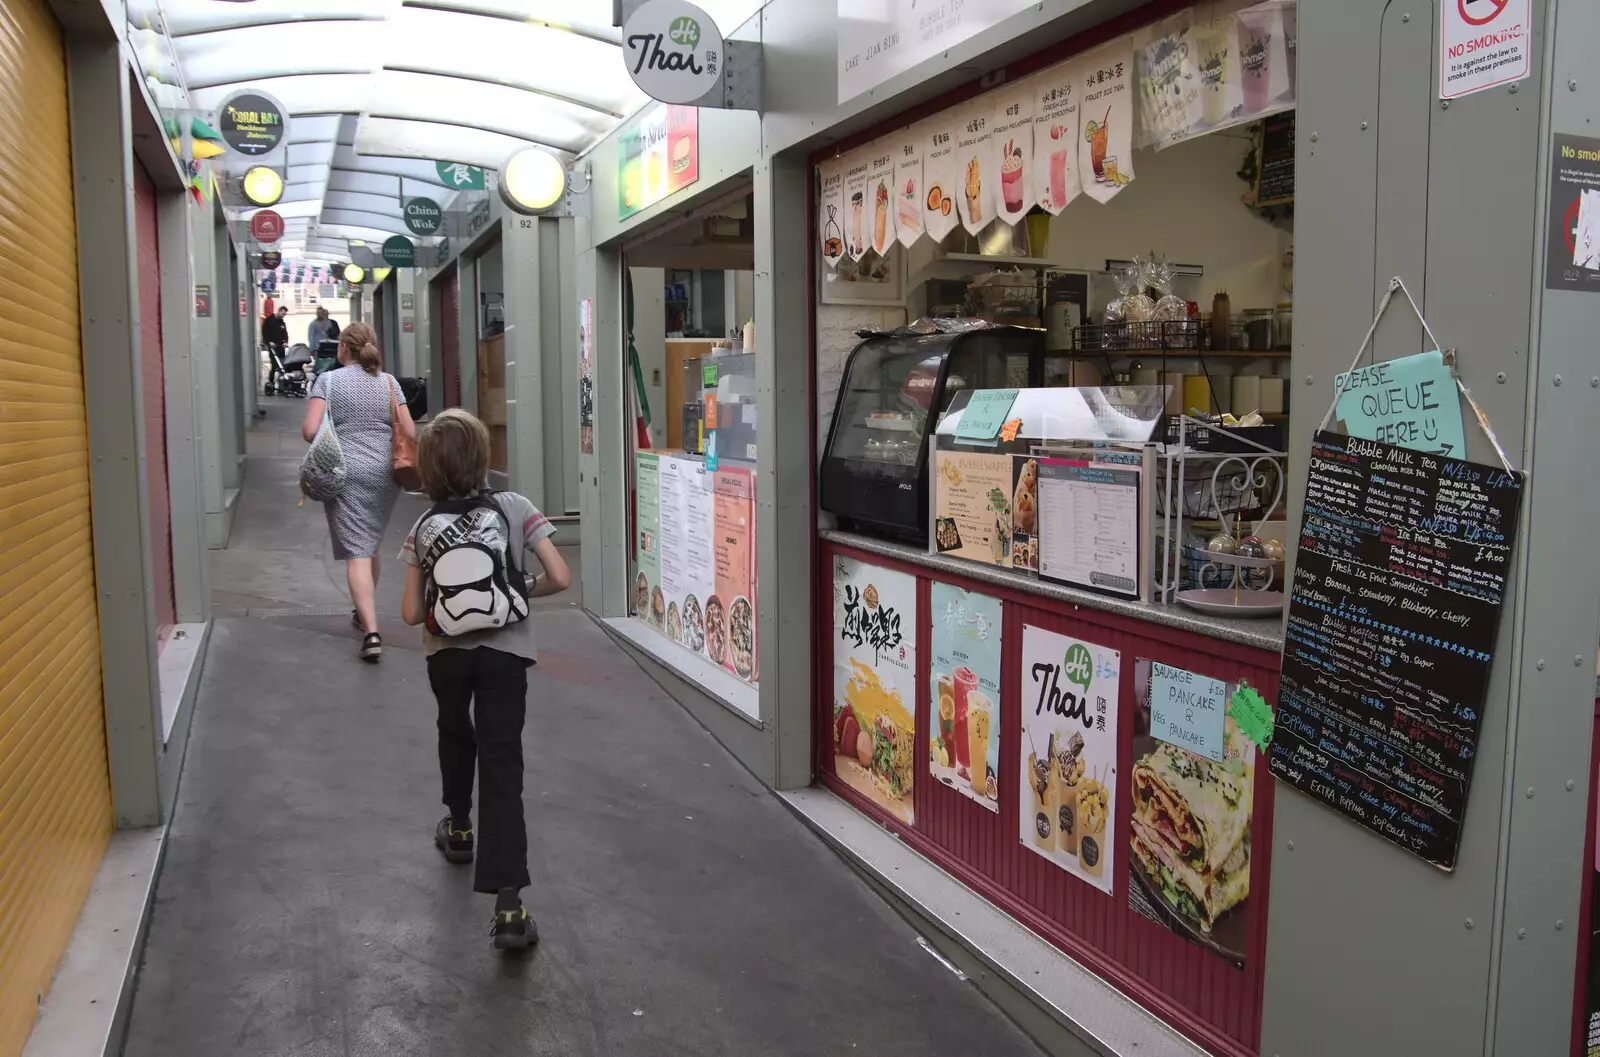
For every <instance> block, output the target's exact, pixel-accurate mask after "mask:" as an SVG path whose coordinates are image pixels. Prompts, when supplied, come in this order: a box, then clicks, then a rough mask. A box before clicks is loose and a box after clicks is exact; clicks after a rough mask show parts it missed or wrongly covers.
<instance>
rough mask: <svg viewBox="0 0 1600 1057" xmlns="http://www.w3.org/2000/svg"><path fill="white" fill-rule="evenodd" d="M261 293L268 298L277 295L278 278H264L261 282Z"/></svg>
mask: <svg viewBox="0 0 1600 1057" xmlns="http://www.w3.org/2000/svg"><path fill="white" fill-rule="evenodd" d="M261 292H262V293H264V294H266V295H267V296H269V297H270V296H272V295H273V294H275V293H277V292H278V277H277V276H276V275H268V276H265V277H264V278H263V279H262V280H261Z"/></svg>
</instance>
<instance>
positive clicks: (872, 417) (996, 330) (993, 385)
mask: <svg viewBox="0 0 1600 1057" xmlns="http://www.w3.org/2000/svg"><path fill="white" fill-rule="evenodd" d="M935 323H937V324H942V325H946V326H948V325H949V324H950V323H951V321H944V320H940V321H935ZM935 323H927V322H925V323H921V324H917V325H914V326H912V327H902V328H901V329H899V330H896V331H892V332H889V333H881V334H873V335H871V336H869V337H868V338H866V340H864V341H863V342H862V343H861V344H860V345H858V346H856V348H855V350H854V351H853V352H851V353H850V357H849V359H848V360H847V361H846V363H845V370H844V377H843V379H842V380H841V383H840V386H839V397H838V402H837V403H836V404H835V405H834V412H833V424H832V426H831V428H830V429H829V431H828V443H827V447H826V448H825V449H824V451H823V458H822V467H821V470H820V475H821V502H822V509H824V510H826V511H828V512H829V513H831V514H833V515H835V516H836V517H838V518H840V519H842V521H844V522H845V523H847V524H848V525H850V526H854V527H857V528H859V529H862V530H864V531H869V532H876V533H879V534H888V535H893V536H898V537H901V538H904V539H908V540H914V541H916V542H919V543H926V542H927V531H928V524H927V504H928V437H929V434H930V433H931V432H932V430H933V428H934V426H935V425H936V424H937V423H938V421H939V416H940V415H941V414H943V413H944V411H945V410H946V409H947V408H948V407H949V406H950V402H951V400H952V399H954V397H955V395H956V394H957V393H958V392H962V391H965V390H968V389H999V388H1016V389H1024V388H1028V387H1030V386H1039V385H1043V384H1046V382H1047V380H1048V379H1050V378H1055V377H1060V376H1062V375H1064V373H1065V366H1064V364H1065V360H1064V359H1063V358H1062V357H1060V356H1057V355H1055V354H1047V353H1046V352H1045V347H1044V346H1045V342H1044V332H1043V331H1040V330H1033V329H1026V328H1022V327H974V326H972V325H970V324H964V325H961V324H958V325H956V326H953V327H950V328H949V329H942V328H941V329H934V325H935ZM1057 361H1060V362H1057Z"/></svg>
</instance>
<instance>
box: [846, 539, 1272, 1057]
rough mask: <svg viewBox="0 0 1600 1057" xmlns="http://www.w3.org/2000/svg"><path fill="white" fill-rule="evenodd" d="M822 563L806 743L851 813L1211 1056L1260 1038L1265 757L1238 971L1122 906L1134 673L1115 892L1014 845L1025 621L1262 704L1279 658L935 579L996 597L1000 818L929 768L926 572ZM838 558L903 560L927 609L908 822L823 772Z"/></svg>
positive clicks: (1125, 682) (1247, 1050) (1127, 708)
mask: <svg viewBox="0 0 1600 1057" xmlns="http://www.w3.org/2000/svg"><path fill="white" fill-rule="evenodd" d="M821 554H822V560H821V561H820V562H819V563H818V565H817V568H818V570H819V583H818V591H817V606H816V612H817V614H818V624H819V628H818V634H819V643H820V644H825V645H822V648H820V649H819V650H818V651H817V653H818V658H817V664H818V672H817V676H818V678H817V682H816V685H817V718H818V722H817V725H816V729H817V732H818V736H817V745H816V747H815V751H816V759H817V762H818V773H819V774H821V775H822V780H823V783H824V784H825V785H826V786H827V787H828V788H830V789H832V790H833V791H834V792H836V793H838V794H839V795H840V796H842V797H844V798H845V799H847V800H849V801H850V802H851V803H852V804H854V805H855V806H856V807H858V808H859V809H861V810H863V811H866V812H868V813H869V814H871V815H873V817H874V818H877V819H879V820H880V821H882V822H883V823H884V825H886V826H888V827H889V828H890V829H892V830H893V831H894V832H896V833H897V834H899V835H900V836H901V837H902V839H904V840H905V841H906V842H907V843H908V844H911V845H912V846H913V847H915V848H917V849H918V850H919V851H921V852H922V853H923V854H925V855H927V856H928V857H929V858H930V859H932V860H933V861H935V862H937V863H938V864H939V865H940V866H941V867H943V868H944V869H946V870H948V871H949V872H950V873H952V874H953V875H955V876H956V877H958V878H959V879H961V880H962V881H963V882H965V883H966V884H968V885H970V886H971V887H972V888H974V889H975V890H977V891H978V892H980V893H981V894H983V895H984V896H985V897H986V898H988V899H989V900H991V901H992V902H994V903H995V904H996V905H998V906H1000V907H1001V908H1002V909H1004V910H1005V911H1007V912H1008V913H1010V914H1011V915H1013V916H1014V917H1016V918H1017V919H1018V920H1020V921H1022V922H1023V923H1024V924H1025V925H1027V926H1028V927H1030V928H1032V929H1033V930H1035V931H1036V932H1038V933H1039V934H1040V935H1042V936H1043V937H1045V938H1046V939H1047V940H1049V941H1050V942H1052V943H1054V944H1055V945H1057V946H1058V947H1060V948H1062V949H1063V950H1065V951H1066V952H1067V953H1069V954H1071V955H1072V956H1073V957H1074V958H1076V959H1078V960H1079V961H1081V962H1083V963H1084V964H1085V965H1088V966H1089V967H1090V968H1092V969H1093V970H1094V971H1095V972H1097V973H1098V974H1100V975H1101V976H1102V977H1104V978H1105V979H1106V980H1108V981H1110V982H1111V983H1112V984H1114V985H1115V986H1116V987H1118V988H1119V989H1121V990H1122V991H1123V992H1124V993H1126V994H1128V995H1130V996H1132V997H1133V998H1134V999H1136V1000H1137V1001H1138V1002H1139V1003H1140V1004H1141V1005H1143V1006H1144V1007H1145V1008H1147V1009H1149V1010H1151V1011H1152V1012H1154V1013H1155V1014H1156V1015H1157V1016H1160V1017H1162V1018H1163V1019H1165V1020H1166V1021H1167V1022H1168V1023H1170V1024H1171V1025H1172V1026H1173V1027H1174V1028H1176V1029H1177V1030H1179V1031H1181V1032H1183V1033H1184V1034H1185V1035H1187V1036H1189V1037H1190V1038H1192V1039H1193V1040H1195V1041H1196V1042H1197V1043H1199V1044H1200V1045H1202V1046H1204V1047H1206V1048H1207V1049H1208V1050H1210V1051H1212V1052H1213V1053H1217V1054H1224V1055H1228V1057H1236V1055H1238V1057H1242V1055H1246V1054H1254V1053H1255V1052H1256V1048H1257V1047H1258V1046H1259V1042H1260V1031H1261V1026H1260V1017H1261V996H1262V985H1263V979H1264V973H1263V970H1264V968H1265V965H1264V963H1265V958H1266V906H1267V884H1268V875H1269V871H1270V862H1271V834H1272V782H1271V778H1270V776H1269V775H1268V773H1267V769H1266V768H1265V767H1264V766H1260V767H1258V768H1257V770H1256V784H1255V804H1254V820H1253V824H1252V831H1251V848H1252V851H1251V858H1252V863H1251V891H1250V897H1249V899H1250V904H1251V907H1252V912H1251V915H1250V917H1249V928H1250V931H1249V937H1248V944H1247V952H1248V953H1247V955H1246V966H1245V968H1244V969H1243V970H1239V969H1235V968H1233V967H1232V966H1231V965H1229V964H1228V963H1226V962H1224V961H1223V960H1222V959H1220V958H1218V957H1216V956H1215V955H1213V954H1211V953H1210V952H1209V951H1206V950H1204V949H1202V948H1200V947H1198V946H1196V945H1194V944H1192V943H1189V942H1188V941H1186V940H1184V939H1183V938H1181V937H1180V936H1178V935H1176V934H1174V933H1172V932H1170V931H1168V930H1167V929H1165V928H1163V927H1161V926H1159V925H1156V924H1154V923H1152V922H1150V921H1148V920H1146V919H1145V918H1144V917H1142V916H1140V915H1139V914H1138V913H1136V912H1135V911H1133V910H1132V909H1131V908H1130V907H1129V906H1128V884H1129V881H1128V874H1127V869H1128V857H1129V852H1128V840H1127V836H1126V834H1127V832H1128V827H1129V821H1130V818H1131V815H1132V797H1131V796H1130V795H1128V793H1127V790H1126V785H1127V782H1128V781H1129V776H1130V775H1131V773H1132V762H1133V761H1132V755H1133V730H1134V720H1133V715H1134V709H1135V699H1134V686H1133V679H1132V678H1131V676H1129V677H1125V678H1123V679H1122V680H1121V683H1120V692H1119V697H1120V700H1119V701H1118V708H1119V709H1120V714H1119V727H1118V730H1119V735H1118V741H1119V744H1118V748H1117V756H1118V763H1117V781H1118V783H1119V787H1118V796H1117V817H1116V819H1115V820H1114V825H1115V827H1116V828H1115V831H1114V832H1115V833H1116V834H1117V843H1116V848H1117V854H1116V856H1115V858H1114V866H1113V869H1114V871H1115V874H1116V876H1115V882H1114V887H1113V890H1112V894H1111V896H1109V897H1107V896H1106V895H1105V894H1104V893H1102V892H1100V891H1099V890H1097V889H1095V888H1092V887H1091V886H1089V885H1087V884H1085V883H1083V882H1082V881H1080V880H1079V879H1077V878H1075V877H1073V876H1071V875H1069V874H1067V873H1065V872H1064V871H1062V870H1061V869H1060V868H1059V867H1057V866H1055V865H1053V864H1052V863H1050V862H1049V861H1047V860H1045V859H1043V858H1041V857H1039V856H1037V855H1035V854H1033V853H1032V852H1031V851H1029V850H1028V849H1027V848H1024V847H1023V846H1022V843H1021V840H1020V838H1019V835H1018V834H1019V825H1020V822H1019V818H1018V814H1019V810H1020V809H1019V806H1018V804H1019V790H1018V785H1017V783H1018V782H1019V781H1020V779H1021V776H1020V775H1019V774H1018V773H1017V772H1018V765H1017V762H1016V761H1017V760H1019V759H1020V758H1021V739H1022V732H1021V722H1020V719H1019V717H1020V716H1021V711H1020V710H1021V707H1022V696H1023V694H1022V690H1023V688H1022V685H1021V672H1020V665H1021V661H1022V627H1023V625H1024V624H1032V625H1034V626H1036V627H1042V628H1046V629H1049V630H1051V631H1055V632H1058V633H1061V634H1068V635H1073V636H1076V637H1079V638H1083V639H1086V640H1088V641H1092V642H1096V643H1099V644H1101V645H1104V646H1108V647H1110V648H1112V649H1115V650H1118V651H1120V652H1121V654H1122V662H1123V667H1124V671H1131V667H1132V664H1133V662H1134V660H1135V659H1136V658H1139V657H1147V658H1150V659H1152V660H1158V661H1163V662H1166V663H1170V664H1175V665H1179V666H1181V667H1184V668H1188V669H1191V670H1193V671H1196V672H1200V673H1203V674H1205V675H1210V676H1214V677H1216V678H1219V679H1225V680H1228V681H1230V682H1232V681H1236V680H1238V679H1240V678H1244V679H1247V680H1248V681H1249V682H1250V684H1251V685H1253V686H1256V687H1258V688H1260V689H1261V691H1262V692H1263V694H1265V695H1266V696H1267V698H1268V700H1272V699H1273V698H1275V696H1276V694H1277V686H1278V671H1277V667H1278V657H1277V655H1276V654H1270V653H1265V652H1263V651H1261V650H1255V649H1251V648H1248V647H1243V646H1238V645H1234V644H1232V643H1226V642H1221V641H1219V640H1215V639H1210V638H1205V637H1202V636H1197V635H1192V634H1189V633H1186V632H1182V631H1178V630H1176V629H1172V628H1165V627H1161V626H1159V625H1154V624H1146V623H1143V622H1141V621H1137V620H1132V619H1129V618H1125V617H1120V616H1117V615H1114V614H1110V613H1103V612H1099V611H1096V610H1089V609H1082V608H1078V607H1071V606H1066V605H1060V606H1052V605H1051V604H1050V603H1049V602H1047V601H1046V600H1045V599H1042V598H1040V597H1038V596H1037V595H1032V594H1028V593H1025V592H1020V591H1015V590H1011V589H1006V588H996V587H993V586H991V585H988V584H983V583H979V582H977V581H963V580H961V579H960V578H945V579H947V580H948V581H949V582H954V583H956V584H957V586H960V587H965V588H967V589H969V590H975V591H982V592H984V593H986V594H989V595H991V596H993V597H997V598H999V599H1001V601H1002V602H1003V603H1004V608H1005V627H1004V632H1003V638H1002V656H1003V665H1004V667H1003V670H1002V673H1001V686H1000V698H1001V703H1002V705H1001V707H1002V714H1003V720H1002V724H1001V730H1000V790H1001V792H1000V811H999V813H998V814H995V813H992V812H990V811H987V810H985V809H984V808H983V807H981V806H979V805H978V804H976V803H974V802H973V801H971V800H969V799H968V798H966V797H964V796H962V795H960V794H959V793H957V792H956V791H954V790H952V789H947V788H946V787H944V786H943V785H941V784H940V783H938V782H936V781H933V780H932V779H931V778H929V777H928V774H927V767H926V764H925V763H924V762H923V761H924V760H926V758H927V744H928V731H927V730H926V729H925V728H926V726H927V724H926V723H925V722H924V719H925V716H926V713H927V708H928V706H927V700H928V694H929V687H928V685H927V664H926V658H928V657H929V656H931V648H932V642H931V637H932V635H931V625H930V623H929V621H928V620H927V619H926V614H927V613H928V606H929V593H930V591H931V585H932V583H933V581H932V579H931V578H930V577H929V576H928V575H927V570H926V569H922V568H920V567H917V566H913V565H907V564H904V563H900V562H895V561H891V560H887V559H883V558H879V557H876V556H874V555H871V554H867V553H864V552H858V551H854V550H852V549H850V548H848V547H838V546H835V545H833V544H828V543H824V544H822V549H821ZM834 554H846V555H849V556H851V557H855V558H859V559H860V560H862V561H864V562H868V563H871V564H875V565H880V566H886V567H889V568H895V569H899V570H901V571H903V572H908V573H911V574H913V575H916V576H917V577H918V580H919V583H918V606H919V614H922V615H923V619H920V620H919V622H918V627H917V629H916V635H917V651H918V656H919V657H921V658H923V659H924V660H923V663H922V670H920V671H919V672H918V673H917V705H916V721H917V729H916V753H917V756H916V758H917V761H918V762H917V767H918V771H917V775H916V778H917V780H916V782H915V784H914V786H913V788H914V791H915V792H914V795H915V803H916V823H915V825H914V826H910V827H908V826H905V825H903V824H902V823H900V822H898V821H896V820H894V819H892V818H890V817H888V816H887V815H886V814H884V813H883V812H881V811H879V810H878V809H877V808H875V807H874V806H873V805H872V804H871V803H870V802H868V801H867V800H865V799H864V798H862V797H859V796H857V795H856V794H855V793H854V792H853V791H852V790H850V789H849V787H847V786H845V785H844V784H843V783H841V782H839V781H837V780H836V779H835V778H834V776H833V774H832V768H833V754H832V752H831V751H828V750H829V748H830V743H829V742H826V741H824V740H823V739H826V738H830V737H831V734H832V729H833V728H832V700H831V699H832V693H831V687H832V685H833V683H832V676H831V669H832V664H833V646H832V642H833V635H832V633H831V632H832V614H833V603H832V566H833V555H834Z"/></svg>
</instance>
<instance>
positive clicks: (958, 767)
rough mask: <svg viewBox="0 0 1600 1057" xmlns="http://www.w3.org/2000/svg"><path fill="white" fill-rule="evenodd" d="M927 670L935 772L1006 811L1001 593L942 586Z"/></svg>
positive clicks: (933, 601) (932, 602)
mask: <svg viewBox="0 0 1600 1057" xmlns="http://www.w3.org/2000/svg"><path fill="white" fill-rule="evenodd" d="M929 609H930V610H931V612H930V614H929V616H930V617H931V619H932V622H933V637H932V653H933V656H932V657H931V658H930V664H929V671H928V685H929V687H930V688H931V692H930V693H929V695H928V709H929V713H930V715H929V716H928V718H927V723H928V773H929V774H931V775H932V776H933V777H934V779H935V780H936V781H939V782H942V783H943V784H944V785H946V786H948V787H950V788H951V789H954V790H955V791H956V792H958V793H960V794H961V795H962V796H964V797H966V798H967V799H969V800H974V801H976V802H977V803H979V804H981V805H983V806H984V807H985V808H987V809H988V810H990V811H993V812H995V813H996V814H999V812H1000V790H999V785H1000V726H1001V721H1000V641H1001V631H1002V620H1003V607H1002V605H1001V602H1000V600H999V599H998V598H990V597H989V596H988V595H985V594H980V593H978V592H976V591H964V590H962V589H961V588H959V587H954V586H952V585H950V584H941V583H935V584H934V585H933V587H932V592H931V595H930V598H929Z"/></svg>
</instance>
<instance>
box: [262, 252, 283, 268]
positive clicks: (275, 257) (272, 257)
mask: <svg viewBox="0 0 1600 1057" xmlns="http://www.w3.org/2000/svg"><path fill="white" fill-rule="evenodd" d="M282 263H283V254H281V253H279V252H278V251H277V250H268V251H267V252H265V253H263V254H262V255H261V267H263V268H269V269H273V270H276V269H277V267H278V265H280V264H282Z"/></svg>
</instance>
